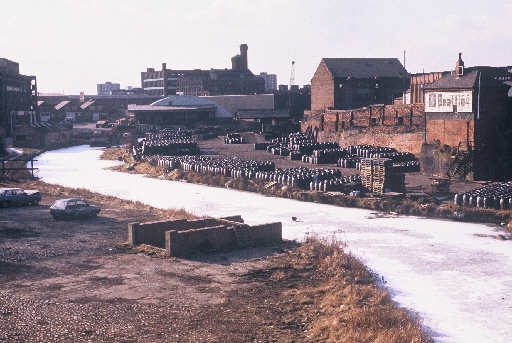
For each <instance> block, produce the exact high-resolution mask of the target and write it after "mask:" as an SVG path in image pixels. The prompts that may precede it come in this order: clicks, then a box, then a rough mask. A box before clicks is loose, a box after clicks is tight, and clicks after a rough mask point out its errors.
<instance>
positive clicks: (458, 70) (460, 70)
mask: <svg viewBox="0 0 512 343" xmlns="http://www.w3.org/2000/svg"><path fill="white" fill-rule="evenodd" d="M462 75H464V61H463V60H462V52H459V59H458V60H457V63H456V64H455V76H456V77H461V76H462Z"/></svg>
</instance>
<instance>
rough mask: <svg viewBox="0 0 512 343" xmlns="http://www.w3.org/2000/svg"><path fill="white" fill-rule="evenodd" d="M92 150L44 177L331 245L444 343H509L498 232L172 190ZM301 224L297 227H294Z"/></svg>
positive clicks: (65, 153)
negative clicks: (356, 261)
mask: <svg viewBox="0 0 512 343" xmlns="http://www.w3.org/2000/svg"><path fill="white" fill-rule="evenodd" d="M101 154H102V151H101V150H100V149H91V148H90V147H88V146H80V147H73V148H69V149H61V150H56V151H52V152H47V153H45V154H43V155H41V156H40V157H39V161H38V165H37V166H38V167H39V168H40V176H41V178H42V179H43V180H44V181H46V182H48V183H54V184H60V185H63V186H68V187H75V188H86V189H90V190H93V191H96V192H99V193H102V194H108V195H113V196H117V197H120V198H123V199H128V200H138V201H141V202H143V203H147V204H151V205H152V206H155V207H158V208H184V209H185V210H187V211H189V212H192V213H195V214H200V215H211V216H223V215H226V216H227V215H231V214H233V213H237V214H240V215H242V216H243V217H244V219H245V220H246V221H247V222H248V223H249V224H259V223H264V222H269V221H281V222H282V223H283V236H284V238H287V239H299V240H301V239H304V238H305V237H308V236H310V235H312V234H314V235H319V236H321V237H335V238H336V239H338V240H340V241H343V242H346V244H347V249H348V251H350V252H351V253H353V254H354V255H355V256H356V257H358V258H360V259H361V260H362V261H363V262H364V263H365V264H366V265H368V266H369V267H370V268H371V269H372V270H373V271H375V272H376V273H378V274H379V275H380V277H381V278H382V280H383V283H385V285H386V286H387V287H388V288H389V290H390V293H391V296H392V299H393V300H395V301H397V302H398V303H399V304H400V305H402V306H404V307H406V308H408V309H410V310H412V311H415V312H418V313H419V314H420V315H421V317H422V318H424V323H425V326H426V327H428V328H430V329H431V330H432V333H433V336H434V338H435V340H436V341H438V342H470V341H478V342H507V341H508V337H509V336H510V335H512V328H510V327H509V326H507V325H504V324H503V323H507V322H512V311H510V309H512V298H510V297H509V294H512V277H511V276H510V274H509V273H508V271H509V270H510V269H511V268H512V249H511V242H510V241H500V240H496V239H495V236H496V235H497V234H502V233H503V229H502V228H499V227H496V226H489V225H482V224H472V223H460V222H450V221H440V220H432V219H426V218H418V217H411V216H399V215H391V214H388V215H385V214H382V213H374V212H372V211H369V210H363V209H355V208H343V207H337V206H332V205H326V204H319V203H308V202H300V201H295V200H290V199H283V198H277V197H265V196H262V195H259V194H256V193H250V192H240V191H235V190H230V189H225V188H224V189H223V188H214V187H206V186H200V185H195V184H191V183H185V182H172V181H167V180H159V179H154V178H148V177H144V176H143V175H134V174H128V173H120V172H115V171H112V170H107V169H105V168H111V167H114V166H116V165H117V166H119V165H121V164H122V162H113V161H104V160H100V159H99V156H100V155H101ZM292 217H296V220H292Z"/></svg>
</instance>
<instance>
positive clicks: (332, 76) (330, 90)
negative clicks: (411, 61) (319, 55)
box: [311, 58, 409, 111]
mask: <svg viewBox="0 0 512 343" xmlns="http://www.w3.org/2000/svg"><path fill="white" fill-rule="evenodd" d="M408 85H409V74H408V73H407V70H405V68H404V67H403V66H402V64H401V63H400V61H398V59H396V58H323V59H322V60H321V62H320V64H319V65H318V68H317V70H316V72H315V74H314V76H313V78H312V79H311V109H312V110H313V111H315V110H328V109H335V110H345V109H354V108H359V107H363V106H367V105H370V104H392V103H393V101H394V99H395V98H398V97H401V96H402V93H403V92H404V91H405V89H406V88H407V87H408Z"/></svg>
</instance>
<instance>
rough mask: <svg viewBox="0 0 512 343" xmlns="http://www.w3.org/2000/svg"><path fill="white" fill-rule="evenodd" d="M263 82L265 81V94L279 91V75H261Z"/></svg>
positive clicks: (263, 73)
mask: <svg viewBox="0 0 512 343" xmlns="http://www.w3.org/2000/svg"><path fill="white" fill-rule="evenodd" d="M259 76H260V77H261V78H262V79H263V80H265V92H273V91H275V90H277V75H276V74H267V73H265V72H262V73H260V75H259Z"/></svg>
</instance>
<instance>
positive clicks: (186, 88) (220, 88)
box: [141, 44, 265, 96]
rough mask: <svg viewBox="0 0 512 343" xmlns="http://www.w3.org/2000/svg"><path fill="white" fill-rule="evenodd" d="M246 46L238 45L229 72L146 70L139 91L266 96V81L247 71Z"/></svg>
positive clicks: (163, 67) (156, 93)
mask: <svg viewBox="0 0 512 343" xmlns="http://www.w3.org/2000/svg"><path fill="white" fill-rule="evenodd" d="M247 50H248V47H247V44H242V45H240V54H239V55H236V56H234V57H233V58H231V69H227V68H226V69H213V68H212V69H210V70H202V69H193V70H173V69H167V65H166V63H162V70H160V71H155V69H153V68H147V70H146V71H145V72H141V87H142V88H143V89H144V92H145V93H146V94H150V95H156V96H168V95H176V94H182V95H194V96H200V95H224V94H232V95H235V94H255V93H256V94H260V93H264V92H265V81H264V80H263V79H262V78H260V77H257V76H255V75H254V74H253V73H252V72H251V71H250V70H249V68H248V57H247Z"/></svg>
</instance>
